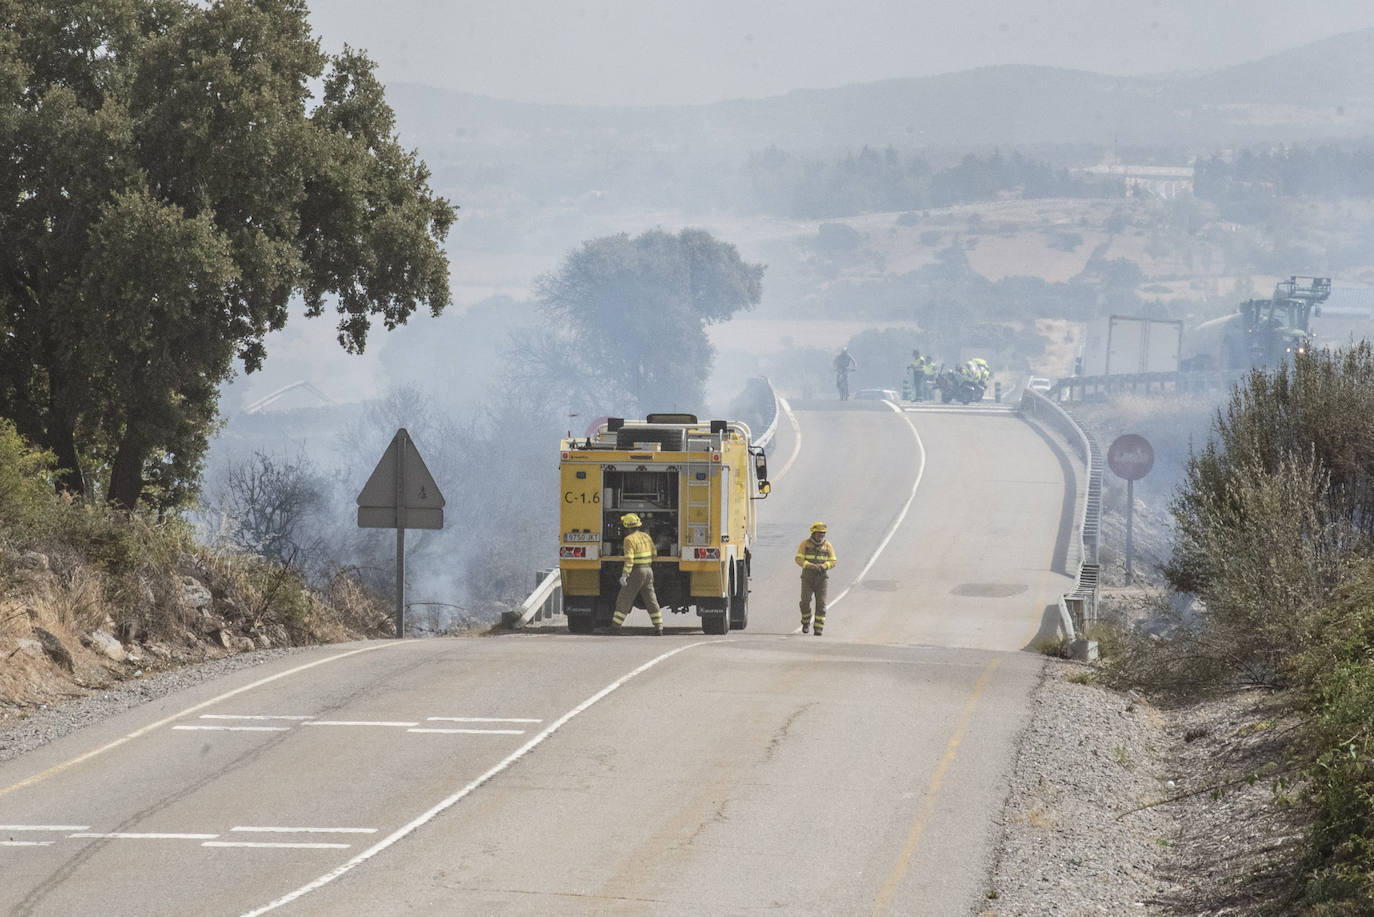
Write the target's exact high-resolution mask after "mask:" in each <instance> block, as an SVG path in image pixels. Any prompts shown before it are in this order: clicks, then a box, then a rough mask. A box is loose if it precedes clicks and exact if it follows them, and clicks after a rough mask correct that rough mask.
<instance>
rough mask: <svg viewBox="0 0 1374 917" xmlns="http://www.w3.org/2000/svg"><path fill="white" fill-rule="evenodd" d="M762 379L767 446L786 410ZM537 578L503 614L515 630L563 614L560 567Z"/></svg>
mask: <svg viewBox="0 0 1374 917" xmlns="http://www.w3.org/2000/svg"><path fill="white" fill-rule="evenodd" d="M761 378H762V379H763V381H764V384H766V385H767V386H768V391H769V392H771V393H772V395H773V407H772V416H771V417H769V418H768V426H767V427H766V428H764V431H763V433H762V434H761V435H760V436H759V437H758V438H757V439H755V440H754V444H755V445H758V446H765V447H766V446H768V445H769V444H770V443H772V441H773V436H774V434H776V433H777V431H778V415H779V414H781V413H782V412H781V411H780V410H779V409H778V391H777V389H775V388H773V383H772V381H771V380H770V379H769V378H768V377H767V376H763V377H761ZM535 581H536V585H535V587H534V591H533V592H531V593H530V594H529V596H528V597H527V598H526V599H525V601H523V602H521V603H520V607H519V608H515V609H512V610H510V611H508V612H506V613H505V614H503V615H502V616H501V623H503V624H505V625H506V626H507V627H509V628H511V629H512V630H519V629H520V628H522V627H526V626H528V625H529V624H531V623H533V622H536V621H547V620H549V619H550V618H555V617H558V616H559V615H561V614H563V579H562V576H560V575H559V572H558V568H557V567H555V568H554V569H552V570H550V571H549V572H548V573H538V574H536V575H535Z"/></svg>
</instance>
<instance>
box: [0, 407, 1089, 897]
mask: <svg viewBox="0 0 1374 917" xmlns="http://www.w3.org/2000/svg"><path fill="white" fill-rule="evenodd" d="M794 407H795V409H796V410H795V411H794V412H792V413H790V414H789V416H788V417H787V418H784V420H783V422H782V424H781V429H780V432H779V436H778V439H777V441H776V443H775V444H774V447H773V449H772V451H771V454H770V465H771V471H772V474H773V478H774V489H773V493H772V495H771V496H770V497H769V498H768V499H767V500H766V501H764V502H762V503H761V504H760V512H761V519H762V520H763V521H762V523H761V525H760V532H759V542H758V544H757V549H756V551H755V559H754V571H755V577H754V582H753V592H752V594H751V600H750V602H751V604H750V625H749V628H748V629H747V630H746V631H743V632H734V633H731V634H730V635H728V636H723V637H705V636H703V635H702V633H701V631H700V629H699V627H697V626H696V624H697V619H696V618H695V617H688V616H670V617H669V619H668V621H667V624H668V635H667V636H665V637H663V638H655V637H652V636H649V634H648V626H647V625H648V619H647V615H646V614H645V613H644V612H643V611H636V612H634V613H633V615H632V616H631V618H630V620H629V621H628V622H627V629H628V630H629V631H630V632H631V636H622V637H611V636H604V637H603V636H572V635H569V634H567V633H566V631H564V630H562V629H560V628H556V627H551V626H546V627H542V628H534V629H531V630H529V631H526V632H522V633H516V634H509V635H503V636H498V637H488V638H469V639H431V640H413V641H408V642H372V643H365V644H350V645H345V646H333V647H322V648H320V649H318V650H317V651H312V652H311V653H308V654H305V655H302V656H296V657H293V658H290V659H285V660H279V661H276V662H273V663H270V664H267V665H264V666H261V667H258V668H255V669H252V670H248V671H242V672H238V673H235V674H233V675H231V676H227V677H225V678H223V679H220V680H218V681H215V682H213V683H208V684H205V685H202V686H200V687H199V688H197V689H195V690H192V691H188V692H185V693H183V694H180V695H176V696H173V697H169V698H164V699H162V700H160V701H156V702H153V703H150V704H148V705H145V706H144V707H142V708H139V709H137V710H132V711H129V712H127V713H125V714H123V715H121V716H118V717H115V718H112V719H111V720H108V721H106V722H104V723H102V724H100V725H99V726H97V727H93V728H91V729H88V730H85V731H83V732H81V733H78V734H74V735H71V736H68V737H67V738H65V739H62V740H60V741H58V742H55V743H52V744H51V745H49V746H47V747H45V748H42V749H40V750H38V751H36V752H34V753H31V754H29V755H26V756H24V757H22V758H19V759H16V760H14V761H10V762H6V763H4V764H0V877H3V881H0V910H4V912H6V913H9V914H14V915H28V914H43V915H63V917H68V915H111V914H139V915H161V914H167V915H172V914H176V915H182V914H192V913H193V914H225V915H236V914H259V913H266V912H273V913H281V914H328V915H364V914H367V915H377V914H434V915H440V914H445V915H446V914H560V915H561V914H683V915H687V914H692V915H697V914H744V913H753V912H756V911H775V912H780V913H787V914H827V915H830V914H881V913H890V914H903V915H907V914H931V915H936V914H938V915H949V914H967V913H976V912H977V910H978V909H979V908H980V907H981V906H983V905H984V904H985V903H986V902H985V894H986V892H987V889H988V887H989V883H988V875H989V870H990V869H991V866H992V863H991V857H992V854H993V850H994V844H995V840H996V836H997V822H998V819H999V818H1000V815H1001V809H1002V803H1003V799H1004V797H1005V794H1006V775H1007V773H1008V772H1009V769H1010V766H1011V763H1012V760H1013V756H1014V754H1015V745H1016V740H1017V736H1018V733H1019V729H1020V726H1021V724H1022V723H1023V721H1024V718H1025V713H1026V705H1027V699H1028V694H1029V691H1030V689H1031V687H1032V686H1033V685H1034V683H1035V680H1036V679H1037V677H1038V674H1039V672H1040V669H1041V665H1042V662H1041V658H1040V657H1039V656H1038V655H1037V654H1035V653H1034V652H1031V651H1027V648H1028V647H1030V646H1031V645H1032V644H1033V643H1034V642H1035V640H1036V635H1037V633H1038V632H1040V631H1041V629H1042V626H1043V624H1044V622H1045V620H1046V617H1047V614H1048V610H1049V609H1051V608H1053V606H1054V602H1055V599H1056V597H1057V595H1058V594H1059V593H1060V592H1062V591H1065V590H1066V589H1068V588H1070V586H1071V582H1070V580H1069V578H1068V577H1067V576H1066V575H1065V574H1064V572H1063V567H1064V558H1065V549H1066V546H1067V537H1068V532H1069V530H1070V528H1071V520H1072V516H1073V505H1074V497H1075V493H1076V490H1077V488H1076V480H1075V473H1074V472H1073V471H1072V470H1071V468H1070V466H1069V465H1068V464H1067V461H1066V460H1065V459H1064V458H1063V457H1062V456H1061V455H1060V454H1059V453H1058V452H1057V451H1056V450H1054V449H1052V448H1051V446H1050V444H1049V442H1048V441H1047V440H1046V439H1045V438H1043V437H1042V436H1041V435H1040V434H1039V433H1037V432H1036V431H1035V430H1034V429H1033V428H1031V427H1030V426H1028V425H1026V424H1025V423H1023V422H1022V421H1021V420H1019V419H1018V418H1016V417H1015V416H1014V415H1013V414H1010V413H1008V412H1006V411H1004V410H1002V409H1000V407H998V406H994V405H977V406H974V407H972V408H968V409H960V408H954V409H943V408H939V407H933V408H924V409H919V410H916V411H911V412H899V411H895V410H892V409H891V408H889V407H886V406H884V405H874V404H855V403H850V404H847V405H840V404H837V403H834V402H828V403H824V402H818V403H813V404H799V405H795V406H794ZM815 519H824V520H825V521H826V522H827V523H829V525H830V537H831V540H832V541H833V542H834V544H835V546H836V550H837V553H838V555H839V561H840V563H839V566H838V567H837V568H836V569H835V570H834V571H833V573H832V580H831V600H832V609H831V612H830V614H829V616H828V622H827V626H826V632H825V635H824V637H821V638H817V637H814V636H805V635H802V634H800V633H799V632H798V623H799V613H798V609H797V605H796V601H797V569H796V567H795V565H794V564H793V562H792V554H793V552H794V551H795V549H796V546H797V543H798V542H799V541H800V540H801V539H802V538H803V537H805V535H806V532H807V529H808V526H809V525H810V523H811V522H812V521H814V520H815Z"/></svg>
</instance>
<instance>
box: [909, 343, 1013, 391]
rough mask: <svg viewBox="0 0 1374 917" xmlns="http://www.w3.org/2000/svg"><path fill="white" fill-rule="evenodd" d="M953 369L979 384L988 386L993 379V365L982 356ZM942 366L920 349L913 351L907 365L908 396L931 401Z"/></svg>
mask: <svg viewBox="0 0 1374 917" xmlns="http://www.w3.org/2000/svg"><path fill="white" fill-rule="evenodd" d="M953 371H954V372H955V373H956V374H957V375H958V376H960V377H962V378H964V379H967V380H969V381H970V382H973V383H975V384H978V385H983V386H986V385H987V384H988V382H989V381H990V380H991V379H992V367H991V366H989V365H988V361H987V360H984V359H983V358H982V357H974V358H973V359H972V360H968V361H966V362H964V363H961V364H959V366H957V367H954V368H953ZM940 372H941V367H940V366H939V365H938V364H936V362H935V361H934V360H932V359H931V358H930V357H928V356H926V355H925V354H923V353H921V351H919V350H913V351H911V363H910V364H909V365H908V366H907V376H908V378H907V380H906V384H905V386H904V387H905V389H906V392H905V394H906V395H907V397H908V398H909V399H910V400H912V401H929V400H931V399H932V398H933V397H934V396H935V389H936V388H937V387H938V386H937V385H936V380H937V379H938V378H939V376H940Z"/></svg>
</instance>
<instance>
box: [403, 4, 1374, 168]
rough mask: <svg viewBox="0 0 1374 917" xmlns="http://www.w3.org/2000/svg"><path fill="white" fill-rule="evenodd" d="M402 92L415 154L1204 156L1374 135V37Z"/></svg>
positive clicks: (1366, 33)
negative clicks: (784, 86)
mask: <svg viewBox="0 0 1374 917" xmlns="http://www.w3.org/2000/svg"><path fill="white" fill-rule="evenodd" d="M388 94H389V96H390V98H391V101H392V104H393V105H394V106H395V108H396V111H397V115H398V118H399V123H400V126H401V129H402V131H403V133H404V136H405V139H406V140H407V142H410V143H416V144H419V145H421V146H423V147H425V149H426V152H427V153H430V154H432V153H433V152H436V151H437V149H436V148H443V149H450V150H461V151H464V152H469V153H476V152H479V151H483V150H498V149H499V150H502V151H503V152H504V153H505V154H506V155H517V156H521V155H524V156H530V157H535V158H543V157H545V156H549V155H551V154H552V155H558V154H560V153H565V154H577V155H585V154H589V153H590V154H595V153H597V152H609V151H640V152H662V153H669V154H688V155H692V156H695V157H703V156H708V155H716V156H721V157H727V158H736V157H738V156H739V155H741V154H742V153H745V152H749V151H754V150H761V149H764V148H766V147H768V146H770V145H776V146H778V147H780V148H783V149H786V150H790V151H797V152H827V151H834V150H842V149H851V150H852V149H856V148H858V147H860V146H862V145H865V144H867V145H869V146H877V147H885V146H888V145H892V146H896V147H898V148H901V149H914V148H922V149H964V148H985V147H989V146H994V145H998V146H1003V147H1025V146H1034V145H1042V144H1073V143H1092V144H1099V145H1106V144H1111V143H1112V142H1114V141H1115V142H1119V143H1121V144H1127V145H1149V146H1182V147H1187V148H1192V149H1199V150H1201V149H1214V148H1216V147H1218V146H1228V145H1235V144H1242V143H1258V142H1273V141H1282V142H1290V143H1291V142H1299V141H1308V142H1310V141H1312V140H1316V139H1326V138H1341V137H1352V136H1362V135H1374V29H1366V30H1361V31H1358V32H1350V33H1347V34H1344V35H1339V36H1336V37H1334V38H1330V39H1326V40H1323V41H1319V42H1315V43H1313V44H1309V45H1304V46H1302V47H1299V48H1294V49H1291V50H1288V51H1283V52H1281V53H1279V54H1275V55H1271V56H1269V57H1265V58H1263V59H1260V60H1256V61H1253V62H1251V63H1247V64H1241V65H1238V66H1234V67H1228V68H1225V69H1222V70H1216V71H1211V72H1203V73H1179V74H1164V75H1158V76H1147V77H1114V76H1104V75H1101V74H1095V73H1087V72H1082V71H1076V70H1068V69H1059V68H1053V67H1027V66H997V67H981V68H978V69H975V70H968V71H963V72H959V73H951V74H944V75H941V76H933V77H923V78H917V79H900V80H885V81H882V82H877V83H866V84H861V85H853V86H844V87H840V88H836V89H819V90H798V91H795V92H790V93H787V94H786V95H782V96H777V97H773V98H768V99H757V100H738V101H731V102H720V103H715V104H711V105H696V106H662V107H650V108H645V107H641V108H617V107H577V106H560V105H533V104H528V103H520V102H505V101H500V100H496V99H491V98H487V97H483V96H477V95H471V94H467V93H461V92H449V91H445V90H440V89H434V88H432V87H427V86H419V85H415V84H404V83H400V84H395V85H392V86H391V87H389V90H388ZM522 151H523V154H522Z"/></svg>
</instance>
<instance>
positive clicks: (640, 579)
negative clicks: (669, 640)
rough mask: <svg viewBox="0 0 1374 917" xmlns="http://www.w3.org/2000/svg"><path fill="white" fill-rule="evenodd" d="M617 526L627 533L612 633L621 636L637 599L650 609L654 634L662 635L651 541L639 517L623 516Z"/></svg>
mask: <svg viewBox="0 0 1374 917" xmlns="http://www.w3.org/2000/svg"><path fill="white" fill-rule="evenodd" d="M620 524H621V526H622V527H624V529H625V530H626V531H627V532H629V534H628V535H626V536H625V545H624V547H623V548H622V550H623V551H624V553H625V569H624V570H622V571H621V573H620V594H619V595H617V596H616V599H615V614H614V615H612V616H611V632H612V633H620V629H621V627H622V626H623V625H624V624H625V616H626V615H628V614H629V613H630V606H631V605H633V604H634V600H635V598H636V596H637V597H638V598H639V600H640V601H641V602H642V603H643V605H644V607H645V608H647V609H648V610H649V620H650V621H651V622H653V625H654V633H655V634H658V635H659V636H663V611H662V610H661V609H660V608H659V607H658V596H657V595H655V594H654V566H653V565H654V540H653V539H652V538H650V537H649V535H648V533H647V532H645V531H644V529H643V528H642V527H641V524H640V521H639V516H637V515H635V514H634V513H626V514H625V515H623V516H621V517H620Z"/></svg>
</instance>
